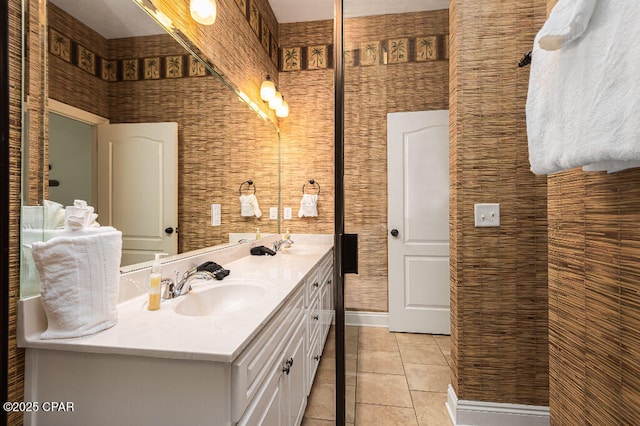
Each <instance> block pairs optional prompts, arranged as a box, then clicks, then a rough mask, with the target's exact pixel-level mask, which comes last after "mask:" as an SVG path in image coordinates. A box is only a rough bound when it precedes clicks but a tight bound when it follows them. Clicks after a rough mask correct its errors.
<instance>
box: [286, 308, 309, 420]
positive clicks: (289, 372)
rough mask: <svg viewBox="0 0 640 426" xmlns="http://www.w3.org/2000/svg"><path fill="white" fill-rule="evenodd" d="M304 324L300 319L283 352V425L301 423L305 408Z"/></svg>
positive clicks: (302, 319)
mask: <svg viewBox="0 0 640 426" xmlns="http://www.w3.org/2000/svg"><path fill="white" fill-rule="evenodd" d="M304 342H305V322H304V318H300V321H299V322H298V326H297V327H296V330H295V331H294V333H293V336H292V337H291V340H290V342H289V345H288V346H287V348H286V349H285V351H284V358H283V365H284V367H285V370H286V371H285V372H284V373H285V374H284V382H285V383H284V389H283V403H284V404H283V405H284V406H283V412H284V414H285V417H286V418H285V423H283V424H285V425H291V426H294V425H295V426H297V425H299V424H301V423H302V417H303V416H304V409H305V408H306V406H307V393H306V387H307V384H306V374H305V371H306V368H307V366H306V364H305V361H306V360H305V350H304V349H305V345H304Z"/></svg>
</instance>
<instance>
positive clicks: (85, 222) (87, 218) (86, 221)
mask: <svg viewBox="0 0 640 426" xmlns="http://www.w3.org/2000/svg"><path fill="white" fill-rule="evenodd" d="M97 218H98V215H97V214H96V213H94V212H93V207H91V206H88V205H87V202H86V201H84V200H74V201H73V206H68V207H67V208H66V209H65V211H64V226H65V229H67V230H78V229H89V228H98V227H99V226H100V224H99V223H98V222H96V219H97Z"/></svg>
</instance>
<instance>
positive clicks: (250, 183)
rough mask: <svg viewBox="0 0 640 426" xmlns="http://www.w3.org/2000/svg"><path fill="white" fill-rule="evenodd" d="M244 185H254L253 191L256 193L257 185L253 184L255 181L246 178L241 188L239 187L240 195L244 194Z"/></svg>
mask: <svg viewBox="0 0 640 426" xmlns="http://www.w3.org/2000/svg"><path fill="white" fill-rule="evenodd" d="M243 185H247V186H248V187H251V186H253V193H254V194H255V193H256V186H255V185H254V184H253V181H252V180H251V179H249V180H245V181H244V182H242V183H241V184H240V188H239V189H238V192H240V195H242V186H243Z"/></svg>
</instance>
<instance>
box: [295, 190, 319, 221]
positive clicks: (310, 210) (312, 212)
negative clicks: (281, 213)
mask: <svg viewBox="0 0 640 426" xmlns="http://www.w3.org/2000/svg"><path fill="white" fill-rule="evenodd" d="M316 216H318V195H317V194H302V199H301V200H300V210H299V211H298V217H316Z"/></svg>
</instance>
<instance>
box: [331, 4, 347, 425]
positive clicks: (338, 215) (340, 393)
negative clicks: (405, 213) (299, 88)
mask: <svg viewBox="0 0 640 426" xmlns="http://www.w3.org/2000/svg"><path fill="white" fill-rule="evenodd" d="M342 3H343V0H335V1H334V17H333V25H334V27H333V55H334V58H333V64H334V85H335V98H334V103H335V119H334V121H335V123H334V133H335V142H334V149H335V154H334V158H335V165H334V180H335V182H334V184H335V218H334V226H335V234H334V282H335V285H334V300H335V331H336V332H335V336H336V337H335V338H336V342H335V343H336V425H338V426H343V425H344V424H345V418H346V416H345V414H346V406H345V393H346V392H345V385H346V379H345V359H344V357H345V344H344V333H345V313H344V275H343V268H342V235H343V234H344V60H343V35H344V32H343V14H342V10H343V9H342V6H343V4H342Z"/></svg>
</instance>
